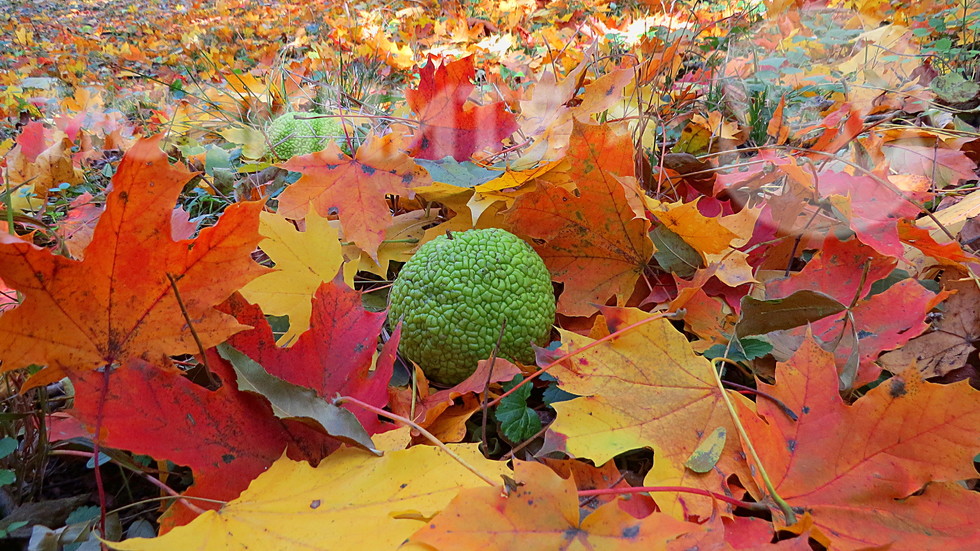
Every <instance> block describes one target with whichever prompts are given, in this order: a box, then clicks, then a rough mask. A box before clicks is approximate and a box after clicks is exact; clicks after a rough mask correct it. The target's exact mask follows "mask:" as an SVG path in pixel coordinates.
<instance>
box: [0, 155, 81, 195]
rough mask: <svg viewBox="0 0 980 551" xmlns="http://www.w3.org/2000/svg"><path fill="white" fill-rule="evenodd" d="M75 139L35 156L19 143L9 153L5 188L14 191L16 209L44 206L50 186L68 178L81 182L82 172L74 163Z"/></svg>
mask: <svg viewBox="0 0 980 551" xmlns="http://www.w3.org/2000/svg"><path fill="white" fill-rule="evenodd" d="M71 149H72V143H71V142H70V141H68V139H67V138H63V139H61V140H58V141H56V142H55V143H54V144H53V145H51V146H50V147H48V148H47V149H45V150H44V151H42V152H41V153H39V154H37V156H36V157H35V158H34V159H33V160H32V159H31V158H30V156H29V154H28V152H27V151H26V150H24V148H23V146H21V145H18V146H17V147H15V148H14V149H13V150H11V151H10V153H9V154H8V159H7V161H6V162H7V170H6V173H7V174H6V176H7V177H6V180H7V182H6V185H7V186H8V187H7V188H6V189H4V191H7V189H10V190H12V191H14V193H13V194H12V195H11V199H12V201H11V203H12V204H11V206H12V207H13V209H14V210H15V211H16V210H29V211H34V210H38V209H40V208H41V207H43V206H44V204H45V201H46V198H47V196H48V190H49V189H51V188H53V187H56V186H58V185H60V184H61V183H63V182H65V183H68V184H72V185H74V184H78V183H80V182H81V181H82V174H81V171H80V170H77V169H76V168H75V166H74V165H73V164H72V160H71Z"/></svg>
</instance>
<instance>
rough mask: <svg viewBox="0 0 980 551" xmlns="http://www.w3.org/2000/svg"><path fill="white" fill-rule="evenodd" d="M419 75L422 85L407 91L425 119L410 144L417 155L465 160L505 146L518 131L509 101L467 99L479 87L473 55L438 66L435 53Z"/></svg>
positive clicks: (412, 104) (420, 121)
mask: <svg viewBox="0 0 980 551" xmlns="http://www.w3.org/2000/svg"><path fill="white" fill-rule="evenodd" d="M419 74H420V80H419V86H418V88H414V89H410V90H406V91H405V101H406V102H408V105H409V107H411V108H412V110H413V111H415V112H416V113H417V114H418V120H419V130H418V133H417V134H416V135H415V140H414V141H413V142H412V145H411V148H410V149H411V151H412V152H413V153H412V154H413V156H414V157H416V158H419V159H442V158H443V157H452V158H453V159H456V160H457V161H465V160H467V159H469V158H470V156H471V155H473V154H474V153H475V152H477V151H480V150H483V149H485V148H489V149H491V150H499V149H500V141H501V140H503V139H504V138H506V137H508V136H510V135H511V134H513V133H514V132H515V131H516V130H517V121H516V119H515V117H514V114H513V113H511V112H509V111H507V105H506V104H505V103H504V102H502V101H498V102H494V103H490V104H488V105H482V106H477V105H476V104H474V103H467V99H468V98H469V97H470V94H471V93H472V92H473V90H474V89H475V88H476V86H475V85H474V84H473V79H474V78H475V77H476V71H475V69H474V67H473V57H472V56H470V57H465V58H463V59H460V60H458V61H453V62H449V63H443V64H442V65H441V66H439V67H438V68H436V64H435V59H434V58H432V57H430V58H429V62H428V63H427V64H426V65H425V67H422V68H421V69H419Z"/></svg>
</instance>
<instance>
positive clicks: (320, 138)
mask: <svg viewBox="0 0 980 551" xmlns="http://www.w3.org/2000/svg"><path fill="white" fill-rule="evenodd" d="M266 135H267V136H268V138H269V144H270V145H271V146H272V150H273V151H274V152H275V154H276V157H278V158H280V159H282V160H286V159H289V158H290V157H294V156H296V155H309V154H310V153H316V152H317V151H321V150H323V148H324V147H326V146H327V142H328V141H329V140H330V139H333V138H338V137H341V138H342V137H343V136H344V126H343V123H341V121H340V118H338V117H324V116H322V115H320V114H318V113H301V112H293V113H286V114H284V115H281V116H280V117H278V118H277V119H276V120H274V121H272V124H270V125H269V128H268V129H267V130H266Z"/></svg>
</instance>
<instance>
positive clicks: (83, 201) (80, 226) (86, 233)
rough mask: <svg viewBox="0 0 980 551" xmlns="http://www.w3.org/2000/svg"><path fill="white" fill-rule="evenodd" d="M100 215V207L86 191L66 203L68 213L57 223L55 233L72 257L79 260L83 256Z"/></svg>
mask: <svg viewBox="0 0 980 551" xmlns="http://www.w3.org/2000/svg"><path fill="white" fill-rule="evenodd" d="M100 216H102V207H101V206H98V205H94V204H93V203H92V194H91V193H89V192H87V191H86V192H85V193H83V194H81V195H79V196H78V197H76V198H75V199H74V200H73V201H72V202H71V204H69V205H68V215H67V216H65V218H64V219H63V220H62V221H61V224H59V225H58V230H57V233H58V236H60V237H61V239H63V240H64V242H65V247H66V248H67V249H68V254H70V255H71V257H72V258H74V259H77V260H80V259H81V258H82V257H83V256H84V252H85V247H88V244H89V243H91V242H92V237H93V235H94V233H95V226H96V224H98V222H99V217H100Z"/></svg>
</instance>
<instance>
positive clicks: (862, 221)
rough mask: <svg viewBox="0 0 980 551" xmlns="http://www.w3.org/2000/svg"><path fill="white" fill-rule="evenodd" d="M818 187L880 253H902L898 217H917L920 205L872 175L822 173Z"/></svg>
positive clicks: (858, 234) (862, 239) (867, 242)
mask: <svg viewBox="0 0 980 551" xmlns="http://www.w3.org/2000/svg"><path fill="white" fill-rule="evenodd" d="M818 188H819V190H820V193H821V195H824V196H830V199H831V203H832V204H833V205H834V206H835V207H836V208H837V209H838V211H840V212H841V213H842V214H843V215H844V217H845V218H846V221H847V222H848V224H850V226H851V229H852V230H854V233H855V234H857V236H858V239H860V240H861V241H862V242H864V243H866V244H868V245H870V246H872V247H874V249H875V250H876V251H878V252H879V253H881V254H884V255H889V256H895V257H900V256H901V255H902V253H903V252H904V249H903V248H902V244H901V242H900V241H899V238H898V220H899V219H902V218H909V219H914V218H915V217H916V215H918V213H919V208H918V207H916V206H915V205H914V204H912V203H911V202H909V201H908V200H907V199H906V198H905V197H903V196H902V195H900V194H898V193H896V192H895V190H892V189H889V188H888V187H887V186H885V185H884V184H882V183H881V182H880V181H879V180H878V179H875V178H872V177H870V176H852V175H850V174H847V173H845V172H829V171H828V172H823V173H821V174H820V180H819V182H818Z"/></svg>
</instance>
